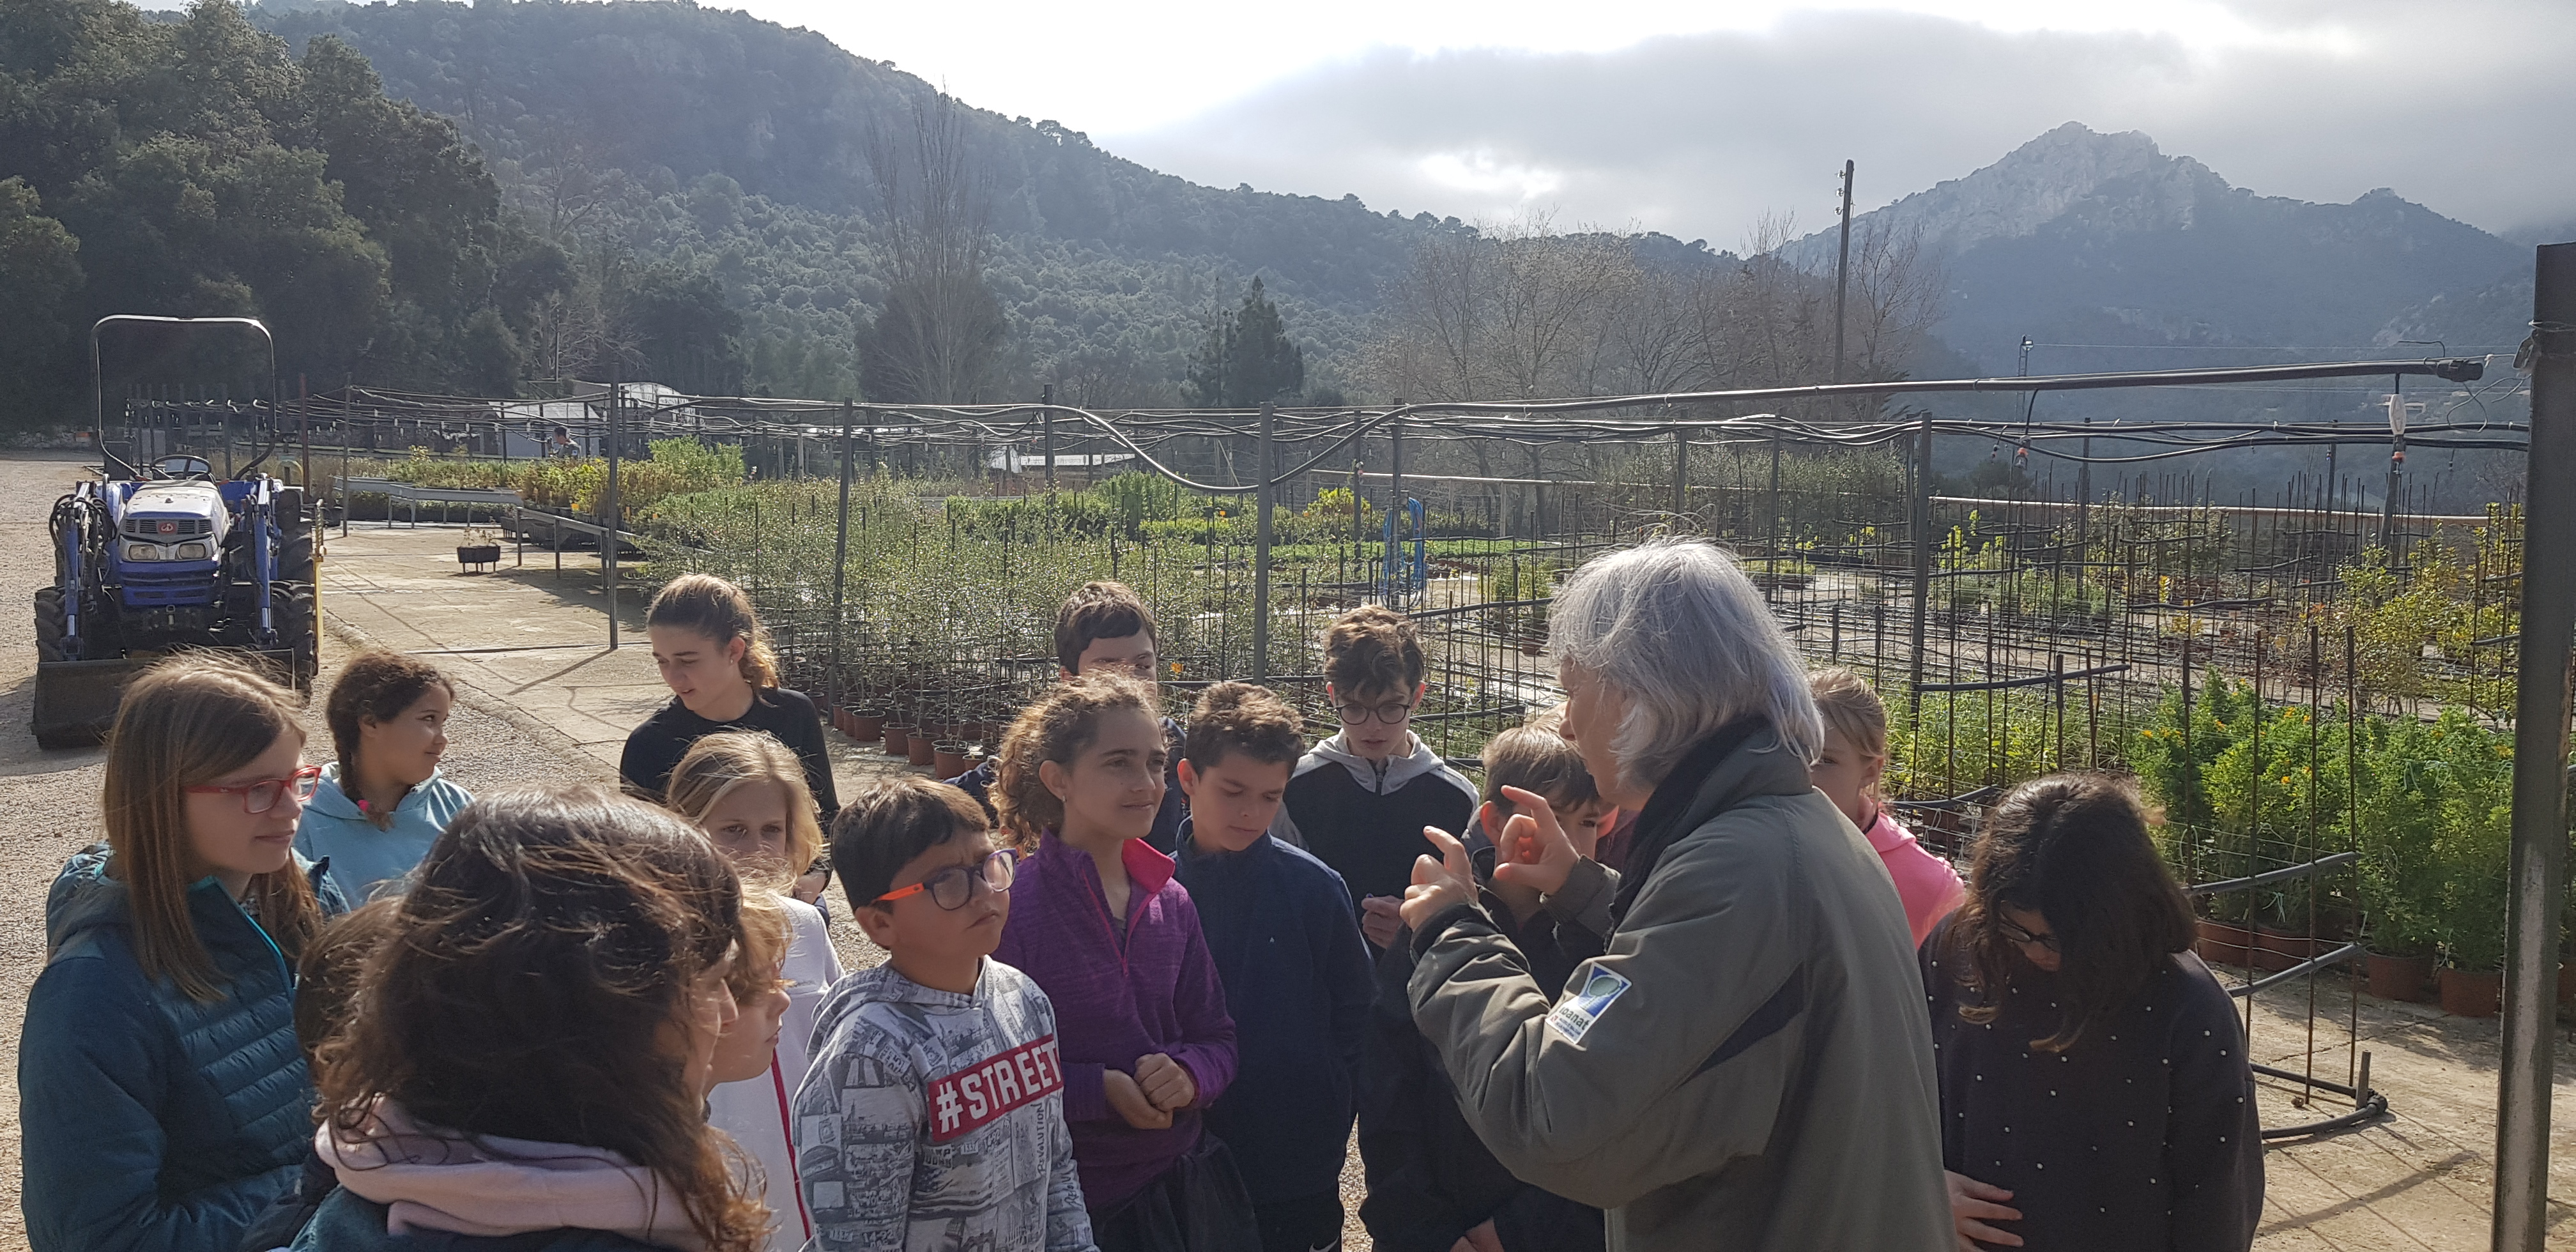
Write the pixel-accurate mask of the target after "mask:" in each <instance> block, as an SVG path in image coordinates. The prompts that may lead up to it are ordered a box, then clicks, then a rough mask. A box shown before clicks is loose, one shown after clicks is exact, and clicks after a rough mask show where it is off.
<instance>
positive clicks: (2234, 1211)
mask: <svg viewBox="0 0 2576 1252" xmlns="http://www.w3.org/2000/svg"><path fill="white" fill-rule="evenodd" d="M1949 936H1950V922H1949V921H1946V920H1945V921H1943V922H1942V923H1941V925H1940V926H1939V927H1938V928H1936V929H1934V930H1933V932H1932V934H1931V935H1930V936H1929V937H1928V938H1926V939H1925V940H1924V941H1923V947H1922V950H1921V952H1920V954H1919V957H1918V959H1919V960H1920V962H1921V964H1922V970H1923V986H1924V990H1925V993H1926V999H1927V1000H1928V1001H1929V1003H1930V1007H1931V1012H1932V1046H1933V1060H1934V1062H1935V1064H1936V1066H1937V1067H1938V1069H1939V1072H1940V1079H1941V1163H1942V1165H1943V1167H1944V1168H1947V1169H1950V1170H1952V1171H1955V1172H1957V1173H1961V1174H1965V1175H1967V1176H1968V1177H1970V1178H1974V1179H1976V1180H1977V1181H1979V1182H1985V1183H1992V1184H1993V1185H1995V1186H1998V1187H2003V1188H2006V1189H2008V1190H2010V1191H2011V1192H2012V1193H2013V1198H2012V1199H2011V1200H2009V1201H2007V1202H2006V1203H2008V1204H2010V1205H2011V1207H2013V1208H2016V1209H2019V1210H2021V1214H2022V1216H2021V1220H2019V1221H2017V1222H1999V1223H1995V1225H1996V1226H1997V1228H1998V1229H2004V1230H2010V1231H2012V1232H2013V1233H2015V1234H2018V1235H2020V1236H2021V1237H2022V1240H2023V1244H2022V1246H2023V1248H2024V1250H2025V1252H2055V1250H2058V1249H2068V1250H2081V1252H2227V1250H2228V1249H2236V1250H2238V1252H2242V1250H2243V1249H2245V1248H2248V1247H2250V1246H2252V1244H2253V1242H2254V1228H2255V1225H2256V1223H2257V1222H2258V1221H2259V1220H2260V1219H2261V1217H2262V1211H2263V1140H2262V1126H2261V1123H2260V1121H2259V1120H2258V1119H2257V1116H2256V1112H2255V1107H2254V1075H2253V1072H2252V1070H2251V1069H2249V1068H2248V1064H2247V1059H2246V1056H2245V1039H2244V1032H2243V1031H2242V1030H2241V1029H2239V1027H2238V1025H2237V1019H2236V1007H2235V1004H2234V1003H2233V1002H2232V1001H2230V1000H2229V999H2228V997H2227V992H2226V991H2225V990H2224V989H2222V988H2221V987H2220V986H2219V985H2218V980H2217V979H2216V978H2214V977H2212V976H2211V975H2210V972H2209V967H2208V966H2205V965H2203V964H2201V963H2200V958H2198V957H2195V956H2193V955H2191V954H2190V953H2188V952H2178V953H2175V954H2174V955H2173V957H2172V958H2171V961H2170V963H2169V964H2168V965H2167V966H2166V967H2165V968H2164V969H2163V970H2162V971H2160V972H2159V973H2158V974H2157V975H2156V976H2155V977H2154V978H2153V979H2152V980H2151V981H2150V982H2149V983H2148V984H2147V986H2146V987H2145V989H2144V990H2142V991H2141V992H2140V993H2139V994H2138V996H2137V997H2136V998H2135V999H2134V1000H2133V1001H2132V1002H2131V1003H2130V1004H2129V1005H2128V1006H2126V1007H2125V1008H2123V1009H2122V1010H2121V1011H2120V1012H2119V1013H2117V1014H2115V1015H2114V1016H2113V1017H2112V1018H2111V1019H2110V1021H2109V1022H2108V1023H2107V1024H2106V1025H2100V1026H2096V1027H2094V1028H2092V1029H2089V1030H2087V1031H2086V1032H2085V1033H2084V1035H2083V1036H2082V1037H2081V1038H2079V1039H2078V1040H2076V1042H2075V1044H2074V1046H2072V1047H2070V1048H2068V1049H2067V1050H2066V1051H2064V1052H2046V1051H2042V1050H2040V1049H2038V1048H2034V1047H2032V1046H2031V1041H2032V1040H2034V1039H2045V1038H2048V1037H2050V1036H2052V1035H2054V1034H2056V1033H2057V1017H2058V1015H2057V1006H2056V1001H2055V998H2054V996H2053V994H2052V993H2053V991H2054V989H2055V986H2056V979H2055V976H2054V975H2051V974H2048V973H2045V972H2043V971H2040V970H2038V969H2034V968H2030V967H2027V966H2025V967H2024V968H2023V969H2022V970H2021V971H2020V972H2019V973H2017V974H2016V975H2015V976H2014V978H2013V980H2012V983H2011V985H2010V987H2009V988H2008V989H2007V990H2006V991H2005V992H2004V995H2005V997H2006V1003H2005V1004H2004V1006H2003V1009H2002V1011H2000V1012H1999V1013H1997V1014H1996V1016H1995V1020H1994V1021H1993V1022H1992V1023H1991V1024H1986V1023H1977V1022H1969V1021H1965V1020H1963V1019H1961V1018H1960V1016H1959V1006H1960V1003H1961V1002H1962V997H1963V992H1962V990H1961V988H1960V986H1959V980H1958V978H1957V977H1956V974H1957V973H1958V970H1959V961H1960V959H1961V958H1959V957H1957V956H1954V955H1953V954H1952V953H1951V951H1950V945H1949Z"/></svg>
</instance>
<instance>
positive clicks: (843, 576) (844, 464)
mask: <svg viewBox="0 0 2576 1252" xmlns="http://www.w3.org/2000/svg"><path fill="white" fill-rule="evenodd" d="M850 410H851V404H850V402H849V401H847V400H843V401H841V517H840V521H839V522H838V524H837V525H836V527H835V529H834V530H833V532H832V682H831V685H830V688H829V690H830V693H831V700H832V703H833V705H834V706H836V707H837V706H838V705H839V704H840V703H841V699H842V697H843V696H845V695H847V694H848V693H847V692H845V691H843V690H842V688H841V675H842V674H843V673H844V672H845V671H844V670H843V669H842V668H841V619H842V618H844V617H846V616H848V608H847V606H848V604H849V598H848V591H849V576H850V471H851V469H852V464H853V462H852V458H851V456H850V426H851V420H850V417H851V414H850Z"/></svg>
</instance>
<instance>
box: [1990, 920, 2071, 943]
mask: <svg viewBox="0 0 2576 1252" xmlns="http://www.w3.org/2000/svg"><path fill="white" fill-rule="evenodd" d="M1995 930H1996V931H1997V932H1998V933H2000V934H2002V935H2003V937H2004V938H2005V939H2007V940H2009V941H2011V942H2013V943H2018V944H2022V945H2024V946H2028V945H2031V944H2037V945H2039V946H2040V947H2043V948H2046V949H2048V950H2049V951H2051V952H2055V951H2057V936H2055V935H2034V934H2032V933H2030V932H2029V931H2027V930H2024V929H2022V928H2021V927H2019V926H2016V925H2014V924H2013V920H2012V919H2011V918H2009V917H2003V916H2000V915H1999V916H1997V917H1996V918H1995Z"/></svg>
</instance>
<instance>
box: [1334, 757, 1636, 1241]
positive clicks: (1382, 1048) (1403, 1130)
mask: <svg viewBox="0 0 2576 1252" xmlns="http://www.w3.org/2000/svg"><path fill="white" fill-rule="evenodd" d="M1484 759H1485V791H1484V795H1485V802H1484V805H1483V806H1482V807H1481V808H1480V809H1479V810H1478V811H1477V814H1476V817H1477V823H1478V825H1479V826H1480V827H1482V829H1483V831H1484V834H1485V836H1486V839H1487V841H1488V842H1487V843H1486V846H1482V847H1478V848H1476V849H1475V850H1474V851H1473V853H1472V856H1473V859H1474V861H1475V865H1476V878H1477V880H1478V881H1479V882H1481V883H1482V884H1483V885H1484V899H1483V904H1484V907H1485V911H1486V913H1488V914H1490V915H1491V916H1492V918H1493V921H1494V924H1495V925H1496V926H1497V927H1499V928H1501V929H1502V930H1503V931H1504V933H1505V934H1507V935H1510V936H1511V937H1512V939H1513V941H1514V942H1515V943H1516V944H1518V945H1519V946H1520V948H1521V951H1522V952H1523V953H1525V954H1526V955H1527V956H1528V957H1529V960H1530V964H1531V968H1532V970H1533V972H1535V973H1536V974H1537V975H1538V979H1539V985H1541V986H1542V987H1547V988H1550V989H1553V988H1556V987H1560V986H1562V985H1563V984H1564V982H1565V980H1566V979H1567V978H1568V977H1569V976H1571V975H1572V974H1573V972H1574V967H1575V966H1577V965H1579V964H1581V963H1582V962H1583V961H1584V960H1586V959H1588V958H1590V957H1594V956H1598V955H1600V954H1601V951H1602V947H1603V937H1602V936H1601V935H1599V934H1597V933H1595V932H1593V931H1592V930H1589V929H1587V928H1586V926H1585V925H1584V923H1583V922H1582V921H1580V920H1578V918H1579V916H1580V915H1579V914H1576V913H1573V912H1571V911H1568V912H1565V913H1562V914H1560V912H1559V911H1558V910H1559V908H1560V907H1561V906H1562V905H1563V904H1566V903H1572V901H1570V900H1569V901H1560V900H1559V899H1558V898H1557V897H1547V898H1546V899H1544V900H1543V899H1542V898H1541V897H1540V895H1539V893H1538V892H1537V891H1535V890H1533V889H1531V888H1528V887H1525V886H1520V885H1518V884H1515V883H1512V882H1511V881H1509V875H1506V876H1504V878H1502V879H1499V880H1498V879H1496V878H1495V876H1494V861H1495V856H1496V848H1495V846H1494V845H1496V844H1500V843H1501V842H1502V841H1503V827H1504V823H1506V822H1508V821H1510V820H1511V817H1512V813H1513V810H1514V806H1513V804H1512V801H1511V800H1510V799H1509V798H1507V797H1505V796H1504V795H1503V788H1505V787H1514V788H1518V789H1520V790H1522V791H1525V792H1533V793H1536V794H1537V795H1540V796H1543V797H1545V798H1546V800H1547V802H1548V807H1550V808H1551V809H1553V810H1555V812H1556V816H1557V821H1558V822H1559V824H1561V825H1562V826H1563V827H1564V829H1565V833H1566V835H1567V838H1568V840H1569V841H1570V842H1571V843H1573V845H1574V848H1575V851H1576V852H1577V853H1579V854H1580V855H1582V856H1584V857H1590V856H1592V855H1593V853H1594V852H1595V850H1596V848H1595V845H1596V843H1597V841H1598V839H1599V838H1600V834H1601V831H1602V828H1603V826H1604V825H1605V824H1606V823H1607V822H1608V821H1609V819H1610V818H1611V816H1612V813H1611V811H1610V808H1609V806H1608V805H1607V804H1605V803H1604V802H1603V801H1602V799H1601V794H1600V792H1599V791H1598V790H1596V789H1595V788H1594V786H1593V783H1592V775H1591V773H1590V772H1589V771H1587V770H1586V769H1584V767H1583V758H1582V756H1581V755H1580V754H1579V753H1577V752H1576V751H1575V750H1574V746H1573V745H1572V744H1569V743H1567V742H1566V741H1565V739H1564V738H1563V737H1562V736H1561V735H1559V734H1558V732H1557V730H1556V728H1555V723H1554V721H1553V719H1552V718H1549V717H1547V716H1546V715H1542V716H1541V718H1540V719H1538V720H1536V721H1534V722H1533V724H1531V725H1528V726H1523V727H1519V728H1517V729H1513V730H1507V731H1504V732H1503V733H1502V734H1499V735H1496V736H1495V737H1494V738H1493V741H1492V742H1490V743H1487V744H1486V745H1485V752H1484ZM1596 920H1597V919H1596ZM1412 975H1413V944H1412V942H1411V938H1410V936H1407V937H1406V938H1405V941H1404V942H1400V943H1397V944H1395V945H1394V946H1392V947H1390V948H1388V949H1387V950H1386V952H1385V953H1384V954H1383V955H1382V956H1380V957H1379V958H1378V962H1377V985H1378V994H1377V999H1376V1007H1375V1009H1374V1011H1373V1012H1372V1013H1371V1014H1370V1019H1369V1032H1368V1044H1367V1052H1366V1059H1365V1060H1364V1062H1363V1063H1362V1067H1361V1074H1362V1090H1361V1105H1360V1107H1361V1109H1362V1112H1361V1114H1360V1119H1359V1122H1360V1160H1361V1162H1362V1163H1363V1164H1364V1165H1365V1167H1366V1169H1367V1171H1368V1199H1367V1200H1366V1201H1364V1202H1362V1203H1361V1205H1360V1220H1361V1222H1363V1223H1364V1224H1366V1225H1367V1227H1368V1231H1369V1238H1370V1239H1371V1240H1372V1241H1373V1242H1374V1244H1375V1245H1376V1246H1377V1247H1378V1248H1379V1249H1381V1250H1382V1252H1450V1250H1451V1249H1452V1248H1454V1247H1456V1246H1457V1245H1458V1244H1459V1242H1460V1241H1462V1240H1463V1241H1465V1242H1466V1243H1467V1244H1468V1246H1470V1247H1472V1248H1474V1249H1476V1252H1492V1250H1493V1249H1495V1248H1501V1249H1503V1250H1504V1252H1583V1250H1585V1249H1599V1248H1601V1247H1602V1246H1603V1240H1604V1234H1603V1228H1602V1217H1601V1210H1599V1209H1596V1208H1592V1207H1590V1206H1587V1205H1582V1204H1577V1203H1575V1202H1574V1201H1572V1200H1568V1199H1566V1198H1564V1197H1562V1196H1558V1195H1553V1194H1550V1193H1549V1192H1546V1191H1543V1190H1541V1189H1539V1188H1537V1187H1533V1186H1531V1185H1529V1184H1528V1183H1525V1182H1522V1181H1521V1180H1520V1179H1518V1178H1516V1177H1514V1176H1513V1175H1512V1173H1511V1171H1509V1170H1507V1169H1504V1168H1503V1166H1502V1164H1501V1162H1498V1161H1496V1160H1495V1159H1494V1155H1493V1153H1491V1152H1489V1151H1487V1150H1486V1149H1485V1145H1484V1143H1483V1141H1481V1140H1479V1139H1478V1138H1477V1137H1476V1131H1475V1129H1474V1128H1473V1127H1471V1126H1469V1125H1468V1124H1467V1119H1466V1118H1465V1117H1464V1116H1462V1115H1460V1114H1459V1112H1458V1096H1457V1093H1456V1091H1455V1090H1454V1089H1453V1088H1451V1086H1450V1085H1449V1079H1448V1077H1447V1076H1446V1075H1445V1074H1444V1073H1442V1071H1441V1068H1440V1057H1439V1055H1438V1054H1437V1053H1436V1052H1434V1051H1433V1050H1432V1047H1431V1044H1430V1042H1429V1041H1428V1040H1426V1039H1424V1038H1423V1037H1422V1033H1421V1032H1420V1031H1419V1030H1416V1029H1415V1028H1414V1025H1413V1013H1412V1005H1411V1000H1410V999H1409V998H1408V996H1407V995H1406V993H1405V982H1406V980H1407V979H1409V978H1411V977H1412Z"/></svg>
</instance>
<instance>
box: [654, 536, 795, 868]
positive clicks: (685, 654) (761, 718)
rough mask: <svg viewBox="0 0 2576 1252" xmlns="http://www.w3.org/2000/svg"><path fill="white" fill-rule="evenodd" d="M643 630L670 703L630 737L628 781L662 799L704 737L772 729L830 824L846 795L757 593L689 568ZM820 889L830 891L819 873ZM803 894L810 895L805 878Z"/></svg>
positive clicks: (659, 598)
mask: <svg viewBox="0 0 2576 1252" xmlns="http://www.w3.org/2000/svg"><path fill="white" fill-rule="evenodd" d="M644 633H645V635H646V636H647V637H649V638H650V639H651V640H652V642H653V664H654V665H655V666H656V667H658V668H659V669H660V670H661V671H662V681H663V682H664V683H665V684H668V685H669V686H670V688H671V693H672V694H671V702H670V703H669V704H666V705H663V706H662V707H661V709H660V710H658V711H656V712H655V713H654V714H653V716H651V717H650V718H647V719H645V722H644V724H643V725H641V726H638V727H636V728H635V730H634V732H633V733H631V734H629V735H627V736H626V754H625V757H624V758H623V759H622V760H621V761H620V762H619V763H618V767H617V772H618V774H619V775H620V776H622V777H623V778H624V779H625V780H626V785H627V786H628V787H630V788H632V789H634V790H635V791H636V792H637V793H639V794H642V795H644V796H647V797H649V798H651V799H653V800H654V801H656V802H659V801H660V800H661V798H662V792H663V789H664V788H665V787H666V786H667V785H668V784H669V783H670V780H671V769H672V767H673V766H676V765H678V764H679V763H680V758H681V757H682V756H683V755H685V754H687V752H688V750H689V745H690V744H693V743H696V742H697V741H698V740H699V738H701V737H702V736H706V735H711V734H714V733H716V732H717V731H720V730H758V731H766V732H768V733H769V734H770V735H772V736H774V737H775V738H776V739H777V740H778V741H779V742H780V743H783V744H786V745H787V747H788V748H789V749H790V750H791V751H793V752H795V753H796V759H797V761H798V762H799V763H800V764H802V765H803V766H804V767H805V785H806V787H807V788H808V789H810V790H812V791H813V793H814V802H815V804H816V805H817V806H818V807H819V809H820V810H821V812H820V813H819V814H818V816H819V819H820V820H821V821H823V822H824V823H827V824H828V823H829V822H830V821H831V820H832V814H833V813H835V812H838V811H839V810H840V807H841V797H840V793H839V792H838V791H837V790H835V789H834V787H833V785H832V758H831V756H830V754H829V753H828V752H827V751H826V750H825V748H824V741H823V719H822V717H821V716H820V715H819V714H817V713H816V712H815V711H814V702H813V701H812V700H809V699H807V698H805V696H804V694H803V693H802V692H796V691H790V690H788V689H787V688H785V687H781V686H779V685H778V659H777V657H776V655H775V654H773V653H772V652H771V651H770V650H769V632H768V631H767V630H765V629H763V628H762V626H761V624H760V618H759V616H758V615H757V614H755V613H753V612H752V608H751V597H750V596H747V595H744V594H743V591H742V588H740V587H737V586H734V585H733V584H732V583H729V582H726V581H725V580H723V579H721V578H718V577H715V576H714V575H712V574H685V575H682V576H681V577H679V578H676V579H673V580H672V581H671V583H670V585H669V586H666V587H664V588H662V590H661V592H660V593H659V594H657V595H655V596H654V597H653V605H652V607H651V608H649V609H647V610H645V613H644ZM813 890H815V891H817V892H819V891H820V890H822V884H821V882H820V881H817V882H815V883H814V884H813ZM796 894H797V895H798V897H799V898H805V897H806V895H807V893H806V891H805V890H803V889H802V884H800V889H799V890H798V891H797V893H796Z"/></svg>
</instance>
